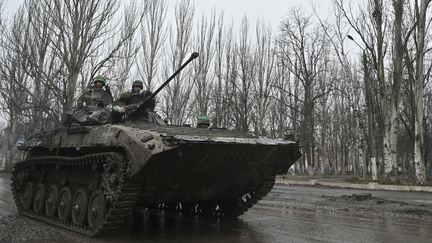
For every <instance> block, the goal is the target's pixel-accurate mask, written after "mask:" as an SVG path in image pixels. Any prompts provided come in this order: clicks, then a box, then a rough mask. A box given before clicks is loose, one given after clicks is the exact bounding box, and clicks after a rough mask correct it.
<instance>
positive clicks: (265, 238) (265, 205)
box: [0, 175, 432, 243]
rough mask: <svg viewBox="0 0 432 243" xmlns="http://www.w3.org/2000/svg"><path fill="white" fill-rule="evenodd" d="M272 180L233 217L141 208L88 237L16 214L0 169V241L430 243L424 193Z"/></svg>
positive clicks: (429, 210) (428, 198)
mask: <svg viewBox="0 0 432 243" xmlns="http://www.w3.org/2000/svg"><path fill="white" fill-rule="evenodd" d="M361 192H366V191H359V190H344V189H333V188H323V187H301V186H286V185H276V186H275V188H274V189H273V191H272V192H271V193H269V195H267V196H266V197H265V198H264V199H263V200H262V201H260V202H259V203H258V204H257V205H255V206H254V207H253V208H252V209H250V210H249V211H248V212H247V213H245V214H244V215H243V216H241V217H240V218H239V220H236V221H220V220H218V219H208V218H203V217H198V216H195V217H192V216H191V217H181V214H165V212H163V211H160V210H143V211H142V212H141V220H142V223H141V224H140V225H136V226H135V227H133V228H129V229H126V230H125V231H124V232H121V233H119V234H116V235H112V236H104V237H102V238H96V239H90V238H87V237H81V236H79V235H76V234H72V233H69V232H67V231H64V230H61V229H56V228H54V227H51V226H47V225H45V224H42V223H38V222H36V221H33V220H30V219H25V218H23V217H21V216H19V215H17V212H16V209H15V206H14V203H13V200H12V197H11V193H10V188H9V178H7V177H5V176H1V175H0V242H11V241H14V242H23V241H38V242H40V241H49V242H65V241H66V242H224V243H225V242H271V243H275V242H432V240H431V239H432V194H430V193H429V194H428V193H410V192H386V191H372V192H371V191H369V192H368V193H372V195H373V198H372V199H368V200H364V201H357V200H354V199H353V198H352V197H349V196H347V195H351V194H353V193H361Z"/></svg>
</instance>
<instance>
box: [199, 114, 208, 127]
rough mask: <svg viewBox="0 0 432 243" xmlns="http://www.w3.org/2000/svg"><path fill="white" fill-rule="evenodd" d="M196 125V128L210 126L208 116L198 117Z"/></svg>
mask: <svg viewBox="0 0 432 243" xmlns="http://www.w3.org/2000/svg"><path fill="white" fill-rule="evenodd" d="M197 125H198V126H200V125H201V126H202V125H204V126H209V125H210V119H209V118H208V116H199V117H198V119H197Z"/></svg>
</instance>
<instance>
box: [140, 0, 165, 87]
mask: <svg viewBox="0 0 432 243" xmlns="http://www.w3.org/2000/svg"><path fill="white" fill-rule="evenodd" d="M166 13H167V1H165V0H150V1H149V7H148V13H147V15H146V16H145V18H144V19H143V21H142V23H141V48H142V53H141V55H140V57H139V64H140V65H139V66H138V70H139V76H140V77H141V79H142V80H144V81H145V82H144V83H145V86H146V88H147V89H148V90H153V89H154V85H155V79H156V78H158V74H160V73H159V72H158V70H159V68H160V61H161V58H162V54H163V53H162V47H163V46H164V43H165V41H166V38H167V30H166V27H165V19H166Z"/></svg>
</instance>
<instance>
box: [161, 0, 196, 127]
mask: <svg viewBox="0 0 432 243" xmlns="http://www.w3.org/2000/svg"><path fill="white" fill-rule="evenodd" d="M193 16H194V10H193V5H192V3H191V1H190V0H182V1H181V2H179V3H178V4H177V5H176V9H175V30H172V29H171V31H170V48H169V52H168V53H167V60H168V61H167V63H166V64H165V77H168V76H169V75H170V73H171V72H173V70H177V69H178V68H179V67H180V66H181V64H182V62H183V60H184V59H185V58H186V55H187V53H188V52H189V51H190V50H189V49H190V45H191V32H192V23H193ZM191 76H192V75H190V69H189V68H187V69H185V71H183V72H182V73H180V74H179V75H177V76H176V77H175V78H174V80H173V81H172V83H170V85H168V86H167V88H166V94H165V101H164V102H165V105H164V106H165V107H164V113H165V115H166V117H167V118H168V120H169V121H170V122H171V124H183V123H185V122H186V121H187V119H188V117H190V116H189V115H190V114H188V112H190V107H189V105H190V104H189V99H190V95H189V94H190V93H191V91H192V87H193V84H192V82H191V79H192V78H191Z"/></svg>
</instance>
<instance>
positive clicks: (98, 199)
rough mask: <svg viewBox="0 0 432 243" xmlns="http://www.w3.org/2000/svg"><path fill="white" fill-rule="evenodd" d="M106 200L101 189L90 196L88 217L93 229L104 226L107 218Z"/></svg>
mask: <svg viewBox="0 0 432 243" xmlns="http://www.w3.org/2000/svg"><path fill="white" fill-rule="evenodd" d="M105 209H106V202H105V196H104V194H103V193H102V191H101V190H96V191H94V192H93V194H92V195H91V197H90V201H89V205H88V211H87V218H88V224H89V226H90V227H91V228H92V229H93V230H97V229H99V228H100V227H101V226H102V223H103V221H104V219H105V213H106V212H105Z"/></svg>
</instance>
